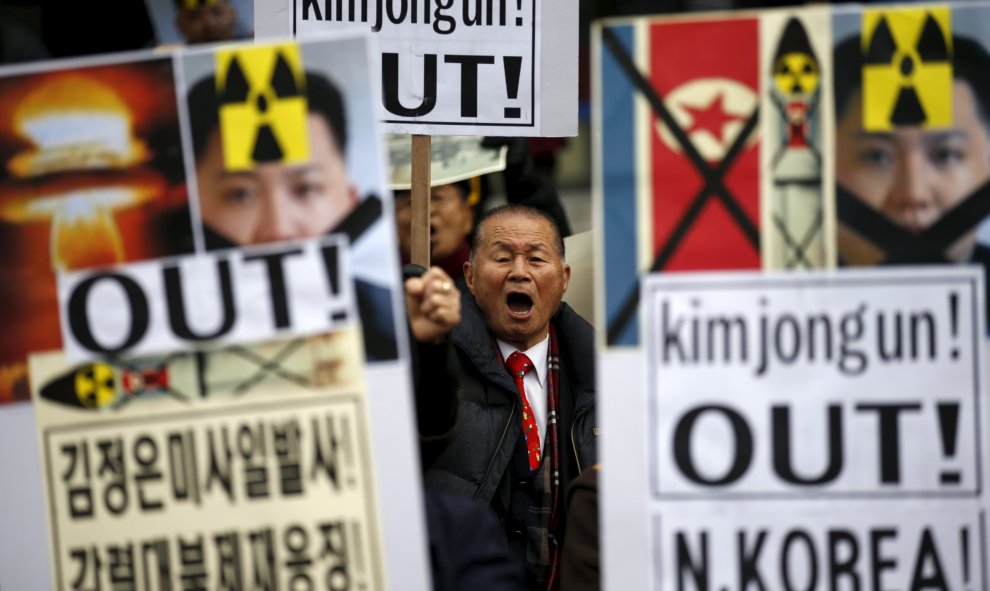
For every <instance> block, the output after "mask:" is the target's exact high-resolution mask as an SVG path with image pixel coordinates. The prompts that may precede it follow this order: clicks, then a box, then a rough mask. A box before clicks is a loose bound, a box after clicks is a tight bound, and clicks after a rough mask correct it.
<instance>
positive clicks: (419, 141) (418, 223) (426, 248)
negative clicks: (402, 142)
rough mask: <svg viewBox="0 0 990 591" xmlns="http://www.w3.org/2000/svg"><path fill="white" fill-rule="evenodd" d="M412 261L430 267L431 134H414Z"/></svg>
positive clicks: (411, 204)
mask: <svg viewBox="0 0 990 591" xmlns="http://www.w3.org/2000/svg"><path fill="white" fill-rule="evenodd" d="M410 193H411V195H410V207H411V208H412V232H411V233H410V243H411V244H410V251H411V252H410V253H409V258H410V262H411V263H414V264H416V265H421V266H423V267H426V268H429V267H430V136H428V135H413V136H412V187H411V191H410Z"/></svg>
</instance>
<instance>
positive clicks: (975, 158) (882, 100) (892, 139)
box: [832, 5, 990, 301]
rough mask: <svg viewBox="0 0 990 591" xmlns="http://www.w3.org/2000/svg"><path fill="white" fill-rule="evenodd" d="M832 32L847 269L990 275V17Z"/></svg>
mask: <svg viewBox="0 0 990 591" xmlns="http://www.w3.org/2000/svg"><path fill="white" fill-rule="evenodd" d="M832 26H833V37H834V47H833V54H834V62H835V79H836V88H835V89H834V97H835V110H836V112H835V121H836V124H835V126H836V127H835V183H836V212H837V219H838V227H837V230H836V240H837V246H838V259H839V264H840V266H863V265H866V266H871V265H903V264H917V263H949V264H955V263H962V264H974V265H978V266H980V267H982V268H984V269H987V268H990V135H988V131H987V129H988V122H990V53H988V45H990V43H988V42H990V35H988V34H987V31H988V30H990V29H988V26H990V7H988V6H986V5H979V6H965V5H959V6H951V7H950V6H949V5H933V6H922V5H919V6H917V7H912V6H909V7H901V8H871V9H863V10H861V11H860V10H849V11H844V12H841V13H837V14H836V15H835V17H834V18H833V24H832ZM988 301H990V300H988Z"/></svg>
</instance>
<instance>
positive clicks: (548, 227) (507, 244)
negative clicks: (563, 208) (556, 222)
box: [477, 213, 562, 256]
mask: <svg viewBox="0 0 990 591" xmlns="http://www.w3.org/2000/svg"><path fill="white" fill-rule="evenodd" d="M527 226H528V227H527ZM477 232H478V235H479V236H480V237H481V238H482V239H481V241H480V244H479V247H480V249H481V250H494V249H495V248H508V249H512V250H515V249H517V248H519V245H520V244H522V245H523V248H524V249H525V250H527V251H534V250H537V249H541V250H545V251H547V252H549V253H551V254H555V255H557V256H561V254H562V253H561V252H559V248H557V246H556V245H557V242H558V240H557V235H556V231H555V229H554V227H553V225H552V224H551V223H550V222H549V221H547V220H545V219H543V218H541V217H539V216H528V215H524V214H520V213H507V214H502V215H495V216H492V217H489V218H487V219H485V220H484V221H483V222H482V223H481V225H480V226H479V227H478V230H477ZM524 233H525V234H524Z"/></svg>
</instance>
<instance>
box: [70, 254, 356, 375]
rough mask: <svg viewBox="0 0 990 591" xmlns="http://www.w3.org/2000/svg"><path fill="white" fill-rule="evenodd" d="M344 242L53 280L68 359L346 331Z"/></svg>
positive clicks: (348, 290)
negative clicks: (334, 330)
mask: <svg viewBox="0 0 990 591" xmlns="http://www.w3.org/2000/svg"><path fill="white" fill-rule="evenodd" d="M346 254H347V240H346V237H343V236H339V235H334V236H331V237H328V238H325V239H322V240H311V241H308V242H302V243H299V244H295V245H285V244H283V245H281V246H278V247H264V248H258V249H256V250H237V249H232V250H229V251H225V252H223V253H219V254H205V255H195V256H189V257H182V258H176V259H172V260H166V261H149V262H143V263H136V264H132V265H123V266H119V267H115V268H113V269H101V270H97V271H85V272H77V273H65V274H61V275H59V277H58V294H59V312H60V315H61V319H62V322H61V326H62V338H63V342H64V343H65V351H66V354H67V356H68V357H69V359H71V360H73V361H82V360H86V359H91V358H94V357H99V356H101V355H129V356H133V355H148V354H154V353H166V352H169V351H176V350H182V349H188V348H190V347H196V346H206V345H208V346H220V345H223V344H227V343H252V342H260V341H266V340H274V339H276V338H285V337H287V336H299V335H306V334H316V333H319V332H328V331H330V330H332V329H333V328H334V327H335V326H339V325H341V324H342V323H343V322H345V321H353V320H354V314H353V299H354V298H353V289H354V287H353V281H352V280H351V275H350V271H349V268H348V266H349V261H348V258H347V256H346Z"/></svg>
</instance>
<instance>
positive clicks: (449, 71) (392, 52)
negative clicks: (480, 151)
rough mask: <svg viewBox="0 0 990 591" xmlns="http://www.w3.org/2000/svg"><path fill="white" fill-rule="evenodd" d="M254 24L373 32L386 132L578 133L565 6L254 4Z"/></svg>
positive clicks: (487, 0) (572, 36)
mask: <svg viewBox="0 0 990 591" xmlns="http://www.w3.org/2000/svg"><path fill="white" fill-rule="evenodd" d="M255 28H256V35H257V37H258V38H264V37H268V36H271V35H286V34H292V35H297V36H300V37H304V36H307V35H310V34H313V33H319V32H322V31H327V30H339V29H341V28H347V29H361V30H366V31H371V32H373V33H374V34H375V36H376V37H377V38H378V40H379V46H380V47H381V53H380V55H379V59H377V60H376V67H375V71H376V72H380V73H381V83H380V86H379V88H381V89H382V95H381V103H380V108H379V116H380V118H381V120H382V121H384V122H385V123H386V124H387V127H388V129H389V131H392V132H394V133H405V134H424V135H499V136H565V135H575V134H576V133H577V57H578V55H577V37H578V35H577V33H578V14H577V10H575V9H574V6H573V4H571V3H568V2H565V1H563V0H547V1H544V2H537V1H535V0H519V1H508V0H450V1H446V0H445V1H442V2H441V1H431V0H423V1H422V2H420V1H418V0H411V1H408V0H402V1H388V2H385V1H383V0H376V1H372V2H361V3H354V2H347V3H341V2H333V1H329V2H326V1H324V0H262V1H259V2H257V3H256V6H255Z"/></svg>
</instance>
